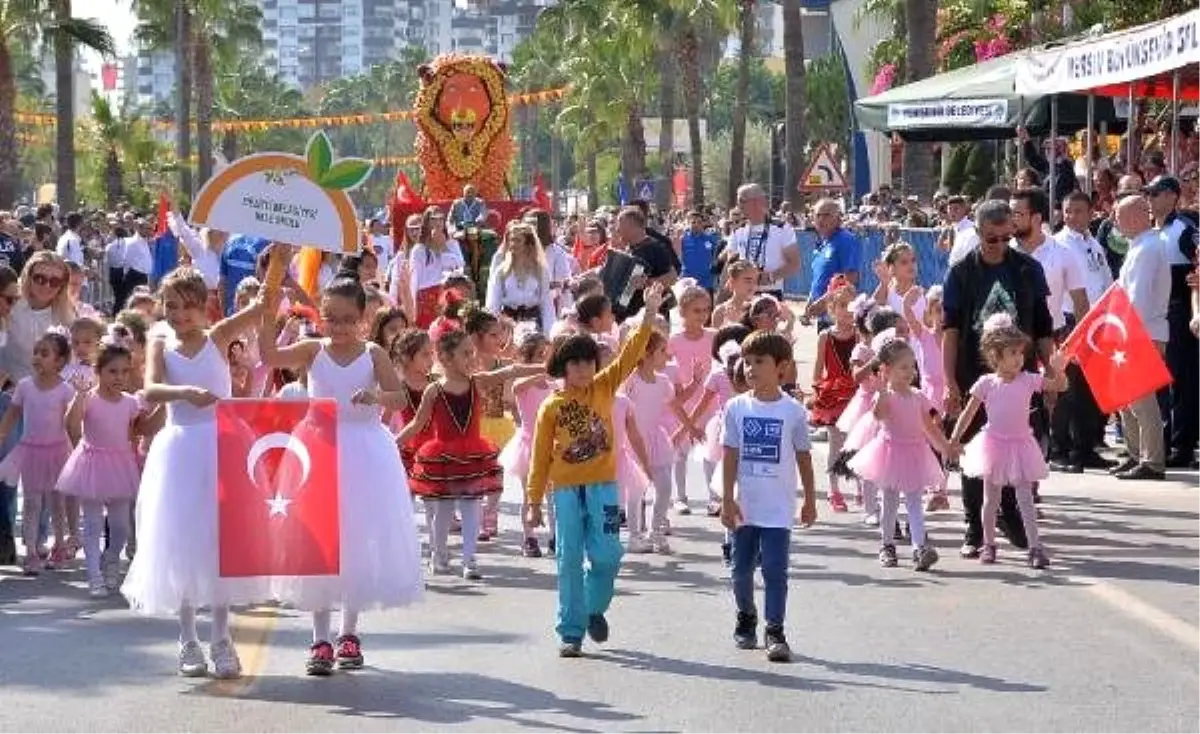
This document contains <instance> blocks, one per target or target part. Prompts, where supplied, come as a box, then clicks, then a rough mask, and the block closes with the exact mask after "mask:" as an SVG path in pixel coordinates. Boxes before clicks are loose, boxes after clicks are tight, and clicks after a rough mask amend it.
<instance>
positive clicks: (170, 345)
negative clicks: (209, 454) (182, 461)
mask: <svg viewBox="0 0 1200 734" xmlns="http://www.w3.org/2000/svg"><path fill="white" fill-rule="evenodd" d="M177 345H178V342H176V341H174V340H173V339H168V340H167V349H166V351H165V352H164V353H163V361H164V362H165V363H166V374H165V375H164V376H163V382H164V383H165V384H167V385H192V386H194V387H202V388H204V389H205V390H208V391H209V392H211V393H212V394H213V395H216V396H217V397H218V398H228V397H229V396H230V393H231V381H230V378H229V364H228V363H226V362H225V359H224V358H223V357H222V356H221V352H220V350H218V349H217V345H216V344H213V341H212V339H208V338H205V340H204V346H203V347H201V348H200V351H199V352H197V353H196V356H194V357H192V358H190V359H189V358H188V357H186V356H184V355H182V354H180V353H179V352H177V351H175V347H176V346H177ZM215 418H216V405H215V404H213V405H209V406H207V407H204V408H197V407H196V406H194V405H192V404H191V403H189V402H187V401H184V400H175V401H172V402H170V403H167V420H168V421H170V422H171V423H174V424H176V425H181V426H188V425H194V424H197V423H206V422H208V421H212V420H215Z"/></svg>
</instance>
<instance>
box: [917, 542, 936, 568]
mask: <svg viewBox="0 0 1200 734" xmlns="http://www.w3.org/2000/svg"><path fill="white" fill-rule="evenodd" d="M937 562H938V552H937V549H935V548H934V547H933V546H932V545H923V546H921V547H920V548H914V549H913V570H914V571H928V570H929V569H931V568H933V564H935V563H937Z"/></svg>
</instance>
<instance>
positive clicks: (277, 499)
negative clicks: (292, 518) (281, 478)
mask: <svg viewBox="0 0 1200 734" xmlns="http://www.w3.org/2000/svg"><path fill="white" fill-rule="evenodd" d="M272 449H283V450H284V451H289V452H291V453H292V454H294V455H295V456H296V459H297V460H298V461H299V462H300V482H299V484H304V482H306V481H308V475H309V472H311V471H312V457H310V456H309V454H308V447H307V446H305V445H304V442H303V441H301V440H300V439H298V438H296V437H295V436H293V435H291V434H290V433H268V434H267V435H265V436H263V437H262V438H260V439H258V440H257V441H255V442H254V444H253V445H252V446H250V452H249V453H248V454H246V476H248V477H250V478H251V479H252V480H253V478H254V469H255V468H256V467H257V466H258V462H259V460H261V459H262V457H263V454H265V453H267V452H268V451H271V450H272ZM266 503H267V508H268V511H269V513H270V516H271V517H276V516H281V517H287V510H288V505H290V504H292V500H290V499H288V498H286V497H284V496H282V495H281V494H279V490H275V495H274V496H273V497H270V498H268V499H267V500H266Z"/></svg>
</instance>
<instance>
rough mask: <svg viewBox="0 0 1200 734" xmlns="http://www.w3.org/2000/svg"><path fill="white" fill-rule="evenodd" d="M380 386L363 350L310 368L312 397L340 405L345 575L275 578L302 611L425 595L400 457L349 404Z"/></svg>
mask: <svg viewBox="0 0 1200 734" xmlns="http://www.w3.org/2000/svg"><path fill="white" fill-rule="evenodd" d="M375 386H376V382H375V366H374V364H373V362H372V361H371V354H370V352H369V351H366V350H364V351H363V353H362V354H360V355H359V356H358V358H357V359H355V360H354V361H352V362H351V363H350V364H348V365H346V366H345V367H343V366H341V365H339V364H338V363H337V362H335V361H334V360H333V358H332V357H331V356H330V355H329V352H327V351H326V350H325V349H324V348H322V349H321V351H320V352H318V353H317V356H316V358H315V359H314V360H313V364H312V367H311V368H310V369H309V372H308V394H309V396H310V397H313V398H332V399H334V400H336V401H337V404H338V425H337V430H338V437H337V442H338V486H339V495H338V512H339V522H340V524H341V532H340V541H341V572H340V573H339V574H338V575H337V576H299V577H276V578H274V579H272V580H271V583H272V586H271V590H272V596H273V597H274V598H275V599H276V600H278V601H281V602H284V603H288V604H291V605H293V606H295V607H296V608H298V609H303V610H306V611H320V610H324V609H335V608H339V609H350V610H354V611H366V610H370V609H383V608H388V607H399V606H404V605H407V604H411V603H413V602H415V601H418V600H420V598H421V595H422V594H423V592H424V590H425V582H424V580H423V579H422V578H421V544H420V541H419V540H418V538H417V525H416V521H415V520H414V518H413V502H412V495H411V493H410V492H409V490H408V478H407V475H406V474H405V471H404V465H403V464H402V463H401V461H400V452H399V451H398V450H397V449H396V442H395V440H394V439H393V438H392V436H391V434H389V433H388V431H387V429H386V428H385V427H384V425H383V422H382V421H381V418H380V409H379V407H378V406H367V405H353V404H351V402H350V399H351V397H352V396H353V395H354V393H356V392H358V391H359V390H364V389H372V388H374V387H375ZM139 552H140V551H139Z"/></svg>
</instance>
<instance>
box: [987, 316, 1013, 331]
mask: <svg viewBox="0 0 1200 734" xmlns="http://www.w3.org/2000/svg"><path fill="white" fill-rule="evenodd" d="M1014 326H1015V324H1014V323H1013V318H1012V316H1010V315H1008V314H1007V313H1004V312H1003V311H1002V312H1000V313H994V314H992V315H991V316H988V317H987V320H986V321H984V322H983V331H984V333H987V332H989V331H998V330H1000V329H1011V328H1013V327H1014Z"/></svg>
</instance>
